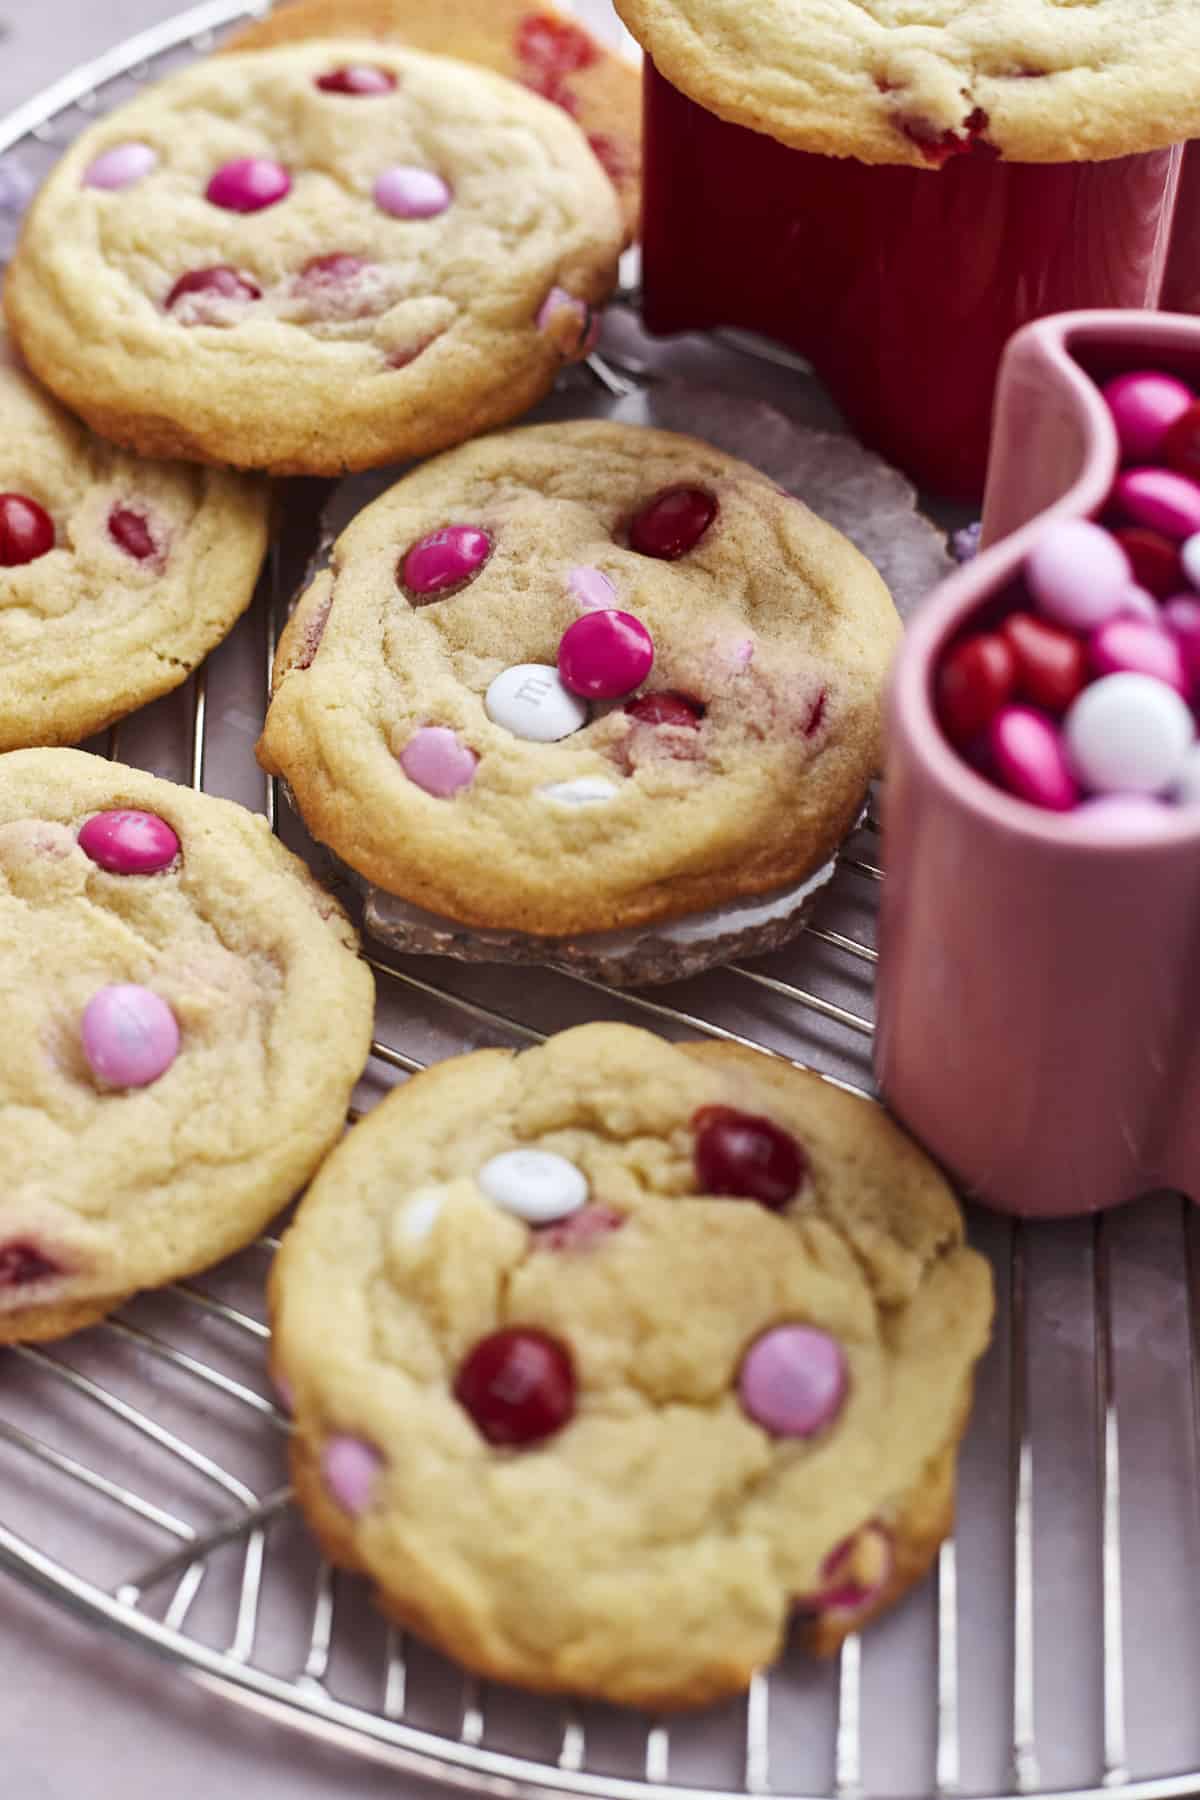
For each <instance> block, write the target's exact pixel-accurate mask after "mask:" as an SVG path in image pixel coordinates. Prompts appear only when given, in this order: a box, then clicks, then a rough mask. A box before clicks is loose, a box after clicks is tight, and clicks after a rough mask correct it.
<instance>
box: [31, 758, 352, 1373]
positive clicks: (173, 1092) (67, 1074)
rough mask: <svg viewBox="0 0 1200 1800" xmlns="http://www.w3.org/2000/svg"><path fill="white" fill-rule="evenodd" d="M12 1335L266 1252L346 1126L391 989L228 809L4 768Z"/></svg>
mask: <svg viewBox="0 0 1200 1800" xmlns="http://www.w3.org/2000/svg"><path fill="white" fill-rule="evenodd" d="M0 993H3V995H4V1001H5V1012H6V1023H5V1028H4V1031H3V1033H0V1114H2V1116H3V1120H4V1142H5V1158H6V1161H5V1174H4V1180H3V1183H2V1184H0V1343H4V1342H9V1341H13V1340H18V1341H19V1340H24V1339H32V1338H50V1337H59V1336H62V1335H63V1334H64V1333H66V1332H67V1331H71V1330H74V1329H77V1328H78V1327H79V1326H81V1325H84V1324H90V1323H92V1322H93V1321H94V1320H95V1319H98V1318H101V1317H102V1316H103V1315H104V1314H105V1313H106V1312H109V1311H110V1310H111V1309H112V1308H113V1307H115V1306H117V1305H119V1304H120V1302H121V1301H122V1300H123V1299H125V1298H127V1297H128V1296H129V1295H130V1294H131V1293H133V1292H135V1291H137V1290H138V1289H141V1288H145V1287H157V1286H161V1285H162V1284H163V1283H164V1282H167V1281H172V1280H175V1279H177V1278H178V1277H180V1276H182V1275H185V1274H188V1273H190V1272H192V1271H194V1270H196V1269H201V1268H206V1267H208V1266H209V1265H210V1264H212V1263H214V1262H217V1261H218V1260H219V1259H220V1258H221V1257H223V1256H225V1255H228V1254H229V1253H230V1252H232V1251H233V1250H236V1249H239V1248H240V1247H241V1246H242V1245H244V1244H246V1243H248V1242H249V1241H250V1240H251V1239H252V1238H253V1237H255V1236H256V1235H257V1233H258V1232H260V1231H261V1230H262V1229H263V1228H264V1226H265V1225H266V1224H267V1223H268V1222H269V1220H271V1219H272V1218H273V1217H274V1216H275V1214H276V1213H277V1212H279V1211H280V1209H281V1208H282V1207H283V1206H285V1205H286V1204H287V1202H288V1201H289V1200H290V1199H291V1198H292V1197H293V1195H294V1194H295V1193H296V1191H297V1190H298V1189H299V1188H300V1187H301V1186H302V1185H303V1183H304V1182H305V1181H306V1180H307V1179H308V1177H309V1176H310V1175H311V1174H312V1172H313V1170H314V1169H315V1168H316V1166H317V1164H318V1163H319V1161H320V1160H321V1158H322V1156H323V1155H324V1154H325V1152H326V1151H327V1150H328V1149H329V1148H330V1146H331V1145H332V1144H333V1143H334V1142H335V1141H336V1140H337V1138H338V1137H339V1136H340V1134H341V1131H342V1129H343V1126H344V1122H345V1113H346V1106H347V1103H348V1101H349V1098H350V1093H351V1090H352V1088H353V1086H354V1083H355V1082H356V1080H357V1079H358V1076H359V1074H360V1073H361V1071H362V1068H363V1065H364V1063H365V1061H366V1057H367V1051H368V1047H369V1044H370V1036H371V1021H372V1010H373V1001H374V984H373V982H372V978H371V974H370V971H369V970H368V969H367V967H366V965H365V964H364V963H363V962H361V961H360V959H359V957H358V954H357V940H356V938H355V935H354V931H353V929H352V927H351V925H350V924H349V921H348V920H347V919H346V918H345V916H344V915H343V913H342V912H341V909H340V908H339V907H338V906H337V903H336V902H335V901H333V900H332V899H331V898H330V897H329V896H328V895H327V894H326V893H325V892H324V890H323V889H321V888H320V887H318V885H317V883H316V882H315V881H314V880H313V878H312V877H311V875H310V874H309V872H308V870H307V869H306V868H305V866H304V865H303V864H302V863H301V862H300V861H299V860H298V859H297V858H296V857H294V856H292V855H291V853H290V852H289V851H287V850H285V849H284V848H283V846H282V845H281V844H280V843H279V842H278V841H277V840H276V839H275V838H274V837H273V836H272V834H271V832H270V830H269V828H268V826H267V824H266V821H265V820H264V819H261V818H259V817H257V816H256V815H255V814H252V813H249V812H247V811H245V810H244V809H243V808H242V807H238V806H234V805H231V804H230V803H229V802H228V801H225V800H217V799H213V798H211V797H209V796H207V795H203V794H196V793H193V792H192V791H191V790H190V789H187V788H181V787H177V786H175V785H174V783H172V782H167V781H160V780H158V779H157V778H156V777H154V776H152V775H146V774H144V773H142V772H141V771H140V770H136V769H130V768H126V767H124V766H123V765H121V764H119V763H110V762H108V761H106V760H104V759H103V758H100V757H93V756H87V755H85V754H83V753H81V752H79V751H74V750H18V751H13V752H12V753H10V754H9V755H7V756H4V757H0Z"/></svg>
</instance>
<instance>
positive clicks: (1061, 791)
mask: <svg viewBox="0 0 1200 1800" xmlns="http://www.w3.org/2000/svg"><path fill="white" fill-rule="evenodd" d="M987 744H988V750H989V753H990V755H991V759H992V763H993V765H994V767H995V770H996V773H997V775H998V776H999V778H1000V781H1001V783H1002V785H1003V786H1004V787H1006V788H1007V789H1008V791H1009V793H1010V794H1016V795H1017V796H1018V798H1019V799H1021V800H1028V801H1029V803H1030V805H1031V806H1041V807H1044V808H1045V809H1046V810H1047V811H1048V812H1069V811H1070V809H1071V808H1072V807H1073V806H1074V805H1075V804H1076V802H1077V801H1078V799H1079V789H1078V787H1077V786H1076V784H1075V779H1074V777H1073V775H1072V774H1071V768H1070V764H1069V763H1068V761H1067V757H1066V753H1065V751H1064V750H1063V745H1062V739H1061V738H1060V737H1059V734H1058V732H1057V731H1056V730H1055V728H1054V726H1053V725H1052V724H1051V723H1050V721H1049V719H1047V718H1046V717H1045V716H1044V715H1043V714H1042V713H1039V712H1035V711H1034V710H1033V708H1032V707H1030V706H1005V707H1002V708H1001V710H1000V711H999V712H998V713H997V714H996V716H995V718H994V719H993V720H992V722H991V724H990V725H989V726H988V731H987Z"/></svg>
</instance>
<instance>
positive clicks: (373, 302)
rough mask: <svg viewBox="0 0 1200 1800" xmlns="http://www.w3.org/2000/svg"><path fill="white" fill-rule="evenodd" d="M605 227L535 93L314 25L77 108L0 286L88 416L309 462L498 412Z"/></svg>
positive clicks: (55, 379) (565, 131)
mask: <svg viewBox="0 0 1200 1800" xmlns="http://www.w3.org/2000/svg"><path fill="white" fill-rule="evenodd" d="M622 239H623V227H622V222H621V217H620V211H619V207H618V204H617V198H616V194H615V192H614V190H613V187H612V184H611V182H609V181H608V179H607V178H606V176H605V174H604V172H603V170H602V169H601V168H600V166H599V164H598V163H597V161H596V158H595V157H594V156H593V154H592V152H591V151H590V150H589V149H588V146H587V143H586V140H585V139H584V136H583V134H582V132H581V131H580V130H579V128H578V126H576V125H575V124H573V123H572V121H571V120H570V119H568V118H567V117H566V116H565V115H564V113H563V112H562V110H561V109H560V108H558V107H556V106H552V105H551V104H550V103H549V102H548V101H546V100H543V99H541V98H540V96H538V95H536V94H533V93H530V92H529V91H528V90H527V89H525V88H521V87H518V86H517V84H516V83H515V82H509V81H504V80H502V79H501V77H500V76H498V75H493V74H492V73H490V71H488V70H484V69H480V68H476V67H472V66H469V65H468V64H466V63H459V62H452V61H451V60H450V59H449V58H447V57H433V56H425V55H422V54H419V53H418V52H416V51H411V50H404V49H400V48H397V47H395V46H392V45H387V44H380V43H375V44H372V45H364V44H363V43H362V42H360V41H354V42H350V43H346V42H342V41H321V42H314V43H304V44H296V45H287V46H284V47H283V48H281V49H277V50H262V51H257V52H247V53H246V54H244V55H240V56H221V57H215V58H209V59H208V60H207V61H205V62H200V63H196V64H194V65H192V66H191V67H189V68H187V69H184V70H183V71H182V72H181V73H179V74H177V75H172V76H169V77H168V78H167V79H166V80H165V81H161V82H158V83H157V84H156V85H155V86H153V87H151V88H148V89H146V90H145V92H144V93H142V94H141V95H140V96H139V97H138V98H137V99H136V100H133V101H131V102H130V103H129V104H128V105H127V106H124V107H121V108H119V109H118V110H117V111H116V112H113V113H110V114H109V115H108V116H107V117H106V118H104V119H103V120H101V121H100V122H99V123H98V124H96V125H95V126H93V127H92V129H91V130H90V131H86V132H85V133H84V134H83V136H82V137H81V138H79V139H78V140H77V141H76V142H75V143H74V144H73V145H72V146H71V148H70V149H69V150H68V151H67V153H66V155H65V156H64V157H63V159H62V161H61V162H60V163H59V164H58V165H57V166H56V168H55V170H54V172H53V173H52V175H51V176H50V178H49V180H48V181H47V182H46V184H45V186H44V187H43V188H42V190H41V192H40V193H39V195H38V197H37V199H36V200H35V201H34V203H33V206H32V208H31V210H30V212H29V214H28V217H27V219H26V223H25V228H24V231H23V233H22V237H21V242H20V244H19V246H18V249H17V253H16V257H15V259H14V261H13V264H12V266H11V268H10V270H9V274H8V278H7V281H6V283H5V290H4V298H5V305H6V308H7V311H8V316H9V320H10V323H11V325H12V327H13V330H14V333H15V335H16V337H17V340H18V342H19V344H20V347H21V349H22V351H23V352H24V354H25V356H26V358H27V360H28V361H29V363H30V365H31V366H32V368H33V370H34V372H35V373H36V374H38V375H39V376H40V377H41V378H42V379H43V380H44V381H45V382H46V383H47V385H48V386H49V387H51V388H52V389H53V391H54V392H55V393H56V394H57V395H58V396H59V398H60V399H62V400H63V401H65V402H66V404H67V405H68V406H70V407H72V408H73V409H74V410H75V411H76V412H78V413H79V414H81V416H82V417H83V418H85V419H86V420H87V421H88V423H89V424H91V425H92V426H93V427H94V428H95V429H96V430H98V431H99V432H101V434H102V435H104V436H106V437H109V438H111V439H113V440H114V441H115V442H117V443H122V444H126V445H128V446H130V447H132V448H133V449H136V450H139V451H141V452H142V453H143V454H145V455H167V456H183V457H187V458H189V459H192V460H196V461H200V462H229V463H234V464H236V465H238V466H239V467H261V468H265V469H269V470H271V471H272V472H274V473H278V474H313V475H330V474H337V473H340V472H341V471H343V470H345V469H357V468H367V467H371V466H373V465H374V464H376V463H383V462H389V461H393V460H400V459H404V458H408V457H413V456H419V455H424V454H427V453H428V452H429V451H432V450H440V449H444V448H445V447H446V446H447V445H449V444H453V443H457V442H459V441H460V440H461V439H463V438H466V437H470V436H472V435H473V434H474V433H476V432H478V431H481V430H483V429H485V428H486V427H488V426H489V425H495V424H498V423H501V422H503V421H505V420H507V419H510V418H513V417H515V416H516V415H517V414H518V413H521V412H523V411H524V410H525V409H526V408H527V407H528V406H530V405H531V404H532V403H533V402H534V401H535V400H537V399H539V398H540V397H541V396H542V395H543V394H544V393H545V392H546V391H547V390H548V389H549V388H550V387H551V386H552V385H553V382H554V380H555V377H556V375H557V374H558V372H559V370H560V369H561V367H562V364H563V361H564V359H565V358H568V357H571V356H575V355H582V354H586V351H587V349H588V347H589V345H590V341H591V330H592V326H593V319H592V312H591V309H592V308H593V306H597V305H600V304H602V303H603V301H604V300H605V299H606V298H607V296H608V294H609V293H610V291H611V289H612V286H613V283H614V281H615V279H616V264H617V257H618V254H619V251H620V248H621V243H622ZM118 321H119V327H118V325H117V323H116V322H118Z"/></svg>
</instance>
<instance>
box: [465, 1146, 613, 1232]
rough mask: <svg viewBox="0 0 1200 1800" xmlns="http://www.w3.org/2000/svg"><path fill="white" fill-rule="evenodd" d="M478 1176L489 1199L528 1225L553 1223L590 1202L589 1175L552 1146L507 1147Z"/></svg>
mask: <svg viewBox="0 0 1200 1800" xmlns="http://www.w3.org/2000/svg"><path fill="white" fill-rule="evenodd" d="M476 1179H477V1181H478V1182H479V1185H480V1187H481V1188H482V1189H483V1191H484V1193H485V1194H486V1195H487V1197H488V1199H489V1200H491V1201H493V1202H494V1203H495V1205H497V1206H499V1207H500V1208H502V1210H503V1211H504V1212H509V1213H512V1214H513V1215H514V1217H515V1218H518V1219H524V1220H525V1222H526V1224H528V1225H553V1224H554V1223H555V1221H556V1220H558V1219H566V1218H569V1217H570V1215H571V1214H572V1213H577V1212H578V1211H579V1210H580V1208H581V1207H583V1206H586V1205H587V1197H588V1181H587V1176H586V1175H585V1174H584V1173H583V1170H582V1169H577V1168H576V1167H575V1164H574V1163H573V1162H568V1160H567V1158H566V1157H565V1156H559V1155H558V1154H557V1152H555V1151H553V1150H505V1151H503V1152H502V1153H501V1154H500V1155H499V1156H493V1157H492V1159H491V1161H490V1162H486V1163H484V1165H483V1167H482V1169H480V1171H479V1174H478V1176H477V1177H476Z"/></svg>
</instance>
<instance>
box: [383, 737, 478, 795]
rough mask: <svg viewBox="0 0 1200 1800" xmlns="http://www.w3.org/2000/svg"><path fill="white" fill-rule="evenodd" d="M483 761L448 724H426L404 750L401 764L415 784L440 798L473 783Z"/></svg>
mask: <svg viewBox="0 0 1200 1800" xmlns="http://www.w3.org/2000/svg"><path fill="white" fill-rule="evenodd" d="M478 762H479V758H478V757H477V756H476V754H475V752H474V751H473V750H469V749H468V748H467V746H466V745H465V744H462V743H460V742H459V740H458V738H457V736H456V735H455V733H454V732H453V731H451V730H450V729H449V728H448V727H447V726H445V725H422V727H421V729H420V730H419V731H415V732H414V733H413V735H412V737H410V738H409V740H408V742H407V744H405V746H404V748H403V750H402V751H401V752H400V767H401V768H402V769H403V770H404V773H405V774H406V775H407V776H408V779H409V780H410V781H411V782H412V783H413V785H414V786H415V787H419V788H423V789H424V791H425V792H426V793H427V794H432V795H433V797H434V798H435V799H437V800H448V799H449V798H450V796H451V795H452V794H457V793H459V792H460V791H461V790H462V789H463V788H466V787H470V785H471V783H472V782H473V781H474V779H475V768H476V765H477V764H478Z"/></svg>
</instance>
